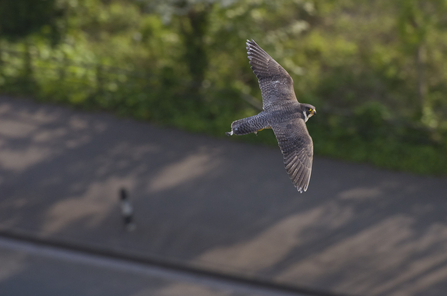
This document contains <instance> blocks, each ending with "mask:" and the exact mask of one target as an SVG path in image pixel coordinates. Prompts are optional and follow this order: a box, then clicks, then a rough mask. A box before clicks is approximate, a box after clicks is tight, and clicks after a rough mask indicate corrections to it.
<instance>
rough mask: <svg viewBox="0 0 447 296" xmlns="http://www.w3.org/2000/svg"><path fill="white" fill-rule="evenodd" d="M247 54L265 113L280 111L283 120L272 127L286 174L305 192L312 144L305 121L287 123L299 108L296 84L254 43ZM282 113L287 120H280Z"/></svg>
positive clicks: (301, 119)
mask: <svg viewBox="0 0 447 296" xmlns="http://www.w3.org/2000/svg"><path fill="white" fill-rule="evenodd" d="M247 54H248V59H249V60H250V65H251V69H252V70H253V73H254V74H255V75H256V77H257V78H258V82H259V87H260V88H261V93H262V101H263V108H264V110H265V112H270V111H277V110H279V117H280V118H275V119H272V120H271V123H270V126H271V128H272V129H273V132H274V133H275V136H276V139H277V140H278V145H279V147H280V149H281V152H282V154H283V158H284V166H285V168H286V171H287V173H288V175H289V177H290V179H291V180H292V183H293V184H294V185H295V187H296V188H297V189H298V191H300V192H303V191H306V190H307V187H308V186H309V181H310V175H311V172H312V160H313V143H312V138H311V137H310V135H309V132H308V131H307V127H306V123H305V120H304V119H303V118H301V117H299V118H293V119H290V120H287V116H286V115H287V114H286V112H287V111H286V110H287V109H288V108H289V106H291V105H292V106H296V105H299V103H298V101H297V99H296V96H295V91H294V89H293V80H292V78H291V77H290V75H289V74H288V73H287V71H286V70H284V68H283V67H281V65H280V64H278V63H277V62H276V61H275V60H274V59H273V58H272V57H271V56H270V55H269V54H268V53H266V52H265V51H264V50H263V49H262V48H261V47H259V45H258V44H256V42H255V41H254V40H247ZM282 111H284V116H283V117H282V118H284V120H281V112H282ZM299 115H300V114H299Z"/></svg>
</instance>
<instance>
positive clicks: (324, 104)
mask: <svg viewBox="0 0 447 296" xmlns="http://www.w3.org/2000/svg"><path fill="white" fill-rule="evenodd" d="M446 12H447V3H446V1H444V0H435V1H429V2H427V1H413V0H411V1H407V0H402V1H392V2H390V1H385V0H383V1H381V0H378V1H369V0H365V1H363V0H362V1H353V0H352V1H351V0H343V1H330V0H327V1H326V0H321V1H304V0H294V1H262V0H247V1H245V0H243V1H232V0H222V1H214V0H209V1H205V0H204V1H201V0H194V1H192V0H191V1H187V0H184V1H180V0H160V1H155V0H135V1H112V0H110V1H99V0H70V1H68V0H45V1H26V0H23V1H1V2H0V65H1V66H0V89H1V91H2V93H8V94H16V95H32V96H33V97H34V98H36V99H38V100H40V101H46V102H58V103H64V104H70V105H72V106H76V107H79V108H83V109H101V110H108V111H112V112H114V113H115V114H118V115H120V116H126V117H133V118H137V119H142V120H148V121H151V122H153V123H159V124H162V125H168V126H174V127H177V128H181V129H185V130H189V131H194V132H204V133H208V134H212V135H219V136H221V135H223V133H224V132H225V131H227V130H228V128H229V123H231V122H232V121H233V120H235V119H238V118H241V117H245V116H249V115H253V114H255V113H257V112H259V108H260V106H261V96H260V90H259V88H258V86H257V80H256V77H255V76H254V75H253V73H252V72H251V69H250V67H249V64H248V59H247V56H246V50H245V40H246V39H254V40H255V41H257V42H258V43H259V45H260V46H261V47H263V48H264V49H265V50H266V51H267V52H268V53H269V54H270V55H271V56H272V57H274V58H275V59H276V60H277V61H278V62H279V63H280V64H282V65H283V67H284V68H285V69H286V70H287V71H288V72H289V73H290V75H291V76H292V77H293V79H294V81H295V92H296V94H297V97H298V99H299V100H300V101H301V102H307V103H311V104H313V105H315V106H317V108H318V111H319V114H322V115H321V116H318V118H314V120H313V122H312V124H311V125H309V129H310V131H311V134H312V135H314V137H318V139H319V140H318V141H315V150H316V154H317V155H324V156H330V157H336V158H341V159H346V160H350V161H361V162H369V163H372V164H375V165H378V166H381V167H385V168H390V169H397V170H405V171H411V172H416V173H424V174H444V175H445V174H446V172H447V159H446V153H445V151H446V149H447V146H446V145H447V144H446V130H447V100H446V99H445V93H446V90H447V84H446V83H445V81H446V78H447V71H445V69H447V59H446V54H447V30H446V28H447V18H446V15H447V13H446ZM249 140H252V141H257V142H267V143H270V144H273V145H276V143H275V142H276V140H275V139H274V137H273V136H271V134H269V135H268V136H266V137H262V136H261V137H259V138H256V139H251V138H250V139H249Z"/></svg>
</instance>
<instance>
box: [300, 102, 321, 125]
mask: <svg viewBox="0 0 447 296" xmlns="http://www.w3.org/2000/svg"><path fill="white" fill-rule="evenodd" d="M301 110H302V112H303V115H304V121H306V122H307V120H309V118H311V117H312V116H313V115H314V114H317V110H316V109H315V107H314V106H312V105H310V104H301Z"/></svg>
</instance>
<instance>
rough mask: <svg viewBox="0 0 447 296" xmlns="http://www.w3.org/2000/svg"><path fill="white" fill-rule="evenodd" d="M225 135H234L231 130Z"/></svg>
mask: <svg viewBox="0 0 447 296" xmlns="http://www.w3.org/2000/svg"><path fill="white" fill-rule="evenodd" d="M225 135H227V136H232V135H233V131H231V132H226V133H225Z"/></svg>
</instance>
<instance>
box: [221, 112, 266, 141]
mask: <svg viewBox="0 0 447 296" xmlns="http://www.w3.org/2000/svg"><path fill="white" fill-rule="evenodd" d="M268 127H270V126H269V123H268V121H267V116H265V114H264V112H261V113H259V114H257V115H254V116H250V117H247V118H242V119H239V120H236V121H233V123H232V124H231V132H227V133H226V134H227V136H231V135H246V134H250V133H256V132H258V131H260V130H262V129H265V128H268Z"/></svg>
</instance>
